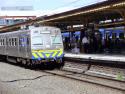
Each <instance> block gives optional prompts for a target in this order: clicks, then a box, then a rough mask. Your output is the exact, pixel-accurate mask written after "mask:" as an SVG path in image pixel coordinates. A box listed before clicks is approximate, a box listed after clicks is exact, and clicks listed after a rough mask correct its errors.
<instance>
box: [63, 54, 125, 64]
mask: <svg viewBox="0 0 125 94" xmlns="http://www.w3.org/2000/svg"><path fill="white" fill-rule="evenodd" d="M65 58H68V59H79V60H81V61H84V60H87V61H105V62H106V61H107V62H122V63H123V62H124V63H125V55H111V54H72V53H65Z"/></svg>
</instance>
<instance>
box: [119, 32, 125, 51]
mask: <svg viewBox="0 0 125 94" xmlns="http://www.w3.org/2000/svg"><path fill="white" fill-rule="evenodd" d="M124 39H125V37H124V33H123V32H121V33H119V42H120V43H119V49H120V50H121V52H124V51H125V49H124V48H125V43H124Z"/></svg>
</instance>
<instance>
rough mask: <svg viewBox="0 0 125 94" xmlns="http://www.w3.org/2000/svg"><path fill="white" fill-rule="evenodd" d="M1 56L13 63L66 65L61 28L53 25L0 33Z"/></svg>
mask: <svg viewBox="0 0 125 94" xmlns="http://www.w3.org/2000/svg"><path fill="white" fill-rule="evenodd" d="M0 57H1V58H4V59H6V60H7V61H10V62H13V63H21V64H23V65H28V66H33V65H37V64H44V65H49V64H57V65H59V66H63V65H64V49H63V42H62V35H61V30H60V29H59V28H57V27H51V26H39V27H35V26H29V28H27V29H20V30H18V31H13V32H6V33H0Z"/></svg>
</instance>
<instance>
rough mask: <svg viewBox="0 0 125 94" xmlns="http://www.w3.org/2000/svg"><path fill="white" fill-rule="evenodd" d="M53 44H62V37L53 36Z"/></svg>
mask: <svg viewBox="0 0 125 94" xmlns="http://www.w3.org/2000/svg"><path fill="white" fill-rule="evenodd" d="M51 39H52V44H61V43H62V39H61V37H60V36H51Z"/></svg>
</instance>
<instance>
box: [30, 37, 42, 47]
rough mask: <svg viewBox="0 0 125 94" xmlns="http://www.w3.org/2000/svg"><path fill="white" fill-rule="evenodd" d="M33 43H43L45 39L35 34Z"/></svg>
mask: <svg viewBox="0 0 125 94" xmlns="http://www.w3.org/2000/svg"><path fill="white" fill-rule="evenodd" d="M32 45H43V40H42V37H41V36H35V37H33V39H32Z"/></svg>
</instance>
